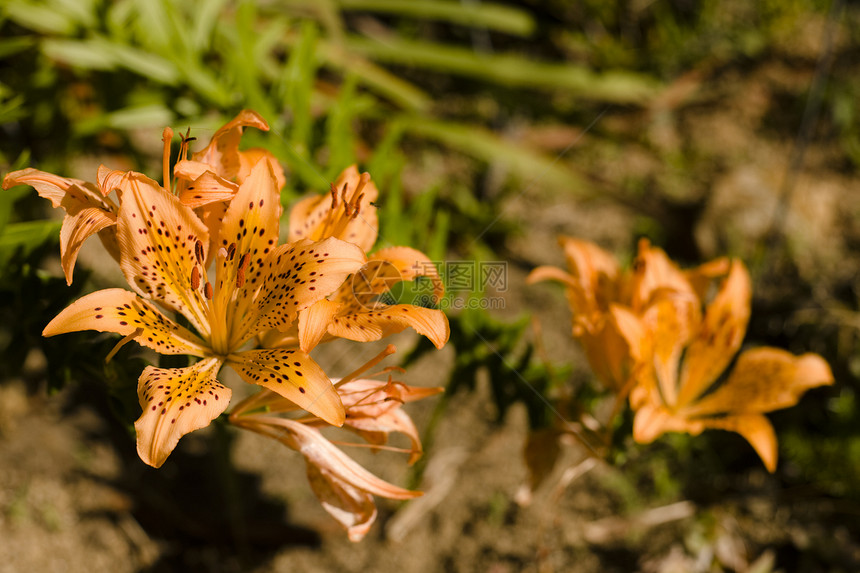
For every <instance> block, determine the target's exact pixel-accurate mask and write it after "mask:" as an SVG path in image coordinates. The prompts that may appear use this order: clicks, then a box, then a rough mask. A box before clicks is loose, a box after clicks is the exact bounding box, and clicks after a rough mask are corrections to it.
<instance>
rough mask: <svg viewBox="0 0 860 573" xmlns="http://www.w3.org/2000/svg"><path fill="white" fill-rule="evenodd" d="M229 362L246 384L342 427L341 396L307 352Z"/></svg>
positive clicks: (248, 354)
mask: <svg viewBox="0 0 860 573" xmlns="http://www.w3.org/2000/svg"><path fill="white" fill-rule="evenodd" d="M228 360H229V364H230V366H232V367H233V368H234V369H235V370H236V372H238V373H239V375H240V376H241V377H242V379H243V380H245V382H248V383H249V384H257V385H259V386H262V387H264V388H268V389H269V390H271V391H272V392H275V393H277V394H279V395H281V396H283V397H284V398H286V399H288V400H291V401H292V402H294V403H296V404H297V405H298V406H300V407H301V408H304V409H305V410H307V411H308V412H310V413H311V414H313V415H315V416H318V417H320V418H322V419H323V420H325V421H326V422H328V423H329V424H332V425H335V426H340V425H342V424H343V420H344V409H343V404H342V403H341V400H340V396H338V393H337V391H336V390H335V388H334V386H332V383H331V380H329V377H328V376H326V374H325V372H323V369H322V368H320V366H319V365H318V364H317V363H316V362H314V360H313V359H312V358H311V357H310V356H308V355H307V354H305V353H304V352H301V351H298V350H288V349H285V348H274V349H271V350H248V351H245V352H240V353H238V354H234V355H231V356H230V358H229V359H228Z"/></svg>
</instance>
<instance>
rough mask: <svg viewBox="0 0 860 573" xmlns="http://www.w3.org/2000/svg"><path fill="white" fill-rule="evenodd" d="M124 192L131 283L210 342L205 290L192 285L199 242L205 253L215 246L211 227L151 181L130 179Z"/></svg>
mask: <svg viewBox="0 0 860 573" xmlns="http://www.w3.org/2000/svg"><path fill="white" fill-rule="evenodd" d="M120 187H121V188H122V190H123V200H122V204H121V206H120V215H119V220H118V223H117V225H118V229H117V237H118V239H119V244H120V250H121V253H122V260H121V261H120V266H121V268H122V271H123V273H124V274H125V277H126V280H127V281H128V283H129V284H130V285H131V287H132V288H133V289H134V290H135V291H137V292H138V293H139V294H140V295H141V296H144V297H146V298H154V299H156V300H159V301H161V302H162V303H164V304H165V305H166V306H167V307H169V308H170V309H172V310H175V311H177V312H180V313H182V314H183V315H184V316H185V317H186V318H188V320H189V321H190V322H191V324H193V325H194V327H195V328H196V329H197V330H198V332H200V333H201V334H202V335H203V336H209V333H210V332H209V331H210V329H209V322H208V312H207V310H206V309H207V308H208V305H207V304H206V301H205V300H204V298H203V292H202V290H203V289H202V285H197V288H196V289H195V288H192V279H191V276H192V270H193V269H194V267H195V266H197V265H198V261H197V255H196V253H195V245H196V244H197V242H198V241H199V242H200V243H201V244H202V246H203V247H204V250H205V248H206V247H207V246H208V244H209V233H208V231H207V230H206V227H205V226H204V225H203V223H201V222H200V219H198V218H197V216H196V215H195V214H194V212H193V211H192V210H191V209H189V208H188V207H186V206H185V205H183V204H182V203H180V202H179V199H177V198H176V196H174V195H173V194H172V193H168V192H167V191H165V190H164V189H163V188H162V187H161V186H160V185H158V184H157V183H156V182H155V181H153V180H152V179H149V178H148V177H145V176H143V175H141V174H139V173H129V174H128V175H127V177H126V178H125V180H124V181H123V182H122V183H120ZM204 254H205V253H204ZM204 278H205V275H204Z"/></svg>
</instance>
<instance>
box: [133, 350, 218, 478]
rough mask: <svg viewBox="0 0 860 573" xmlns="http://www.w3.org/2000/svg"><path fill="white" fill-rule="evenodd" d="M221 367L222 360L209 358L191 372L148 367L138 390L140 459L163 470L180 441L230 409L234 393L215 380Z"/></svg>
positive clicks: (191, 369) (189, 370) (138, 447)
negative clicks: (140, 413) (162, 466)
mask: <svg viewBox="0 0 860 573" xmlns="http://www.w3.org/2000/svg"><path fill="white" fill-rule="evenodd" d="M220 366H221V360H220V359H218V358H207V359H205V360H201V361H200V362H198V363H197V364H195V365H194V366H189V367H188V368H169V369H162V368H154V367H152V366H147V367H146V369H145V370H144V371H143V374H142V375H141V377H140V381H139V382H138V389H137V395H138V398H139V400H140V406H141V408H143V415H141V417H140V418H138V420H137V421H136V422H135V423H134V427H135V429H136V430H137V453H138V455H140V459H142V460H143V461H144V462H145V463H147V464H149V465H151V466H152V467H156V468H157V467H161V465H162V464H163V463H164V461H165V460H166V459H167V456H169V455H170V452H172V451H173V448H175V447H176V444H177V443H178V442H179V438H181V437H182V436H184V435H185V434H187V433H189V432H193V431H194V430H198V429H200V428H204V427H206V426H208V425H209V423H210V422H211V421H212V420H214V419H215V418H217V417H218V416H219V415H220V414H221V412H223V411H224V410H225V409H226V408H227V405H228V404H229V403H230V397H231V395H232V392H231V391H230V389H229V388H226V387H224V386H222V385H221V384H219V383H218V381H217V380H216V379H215V375H216V374H217V373H218V368H219V367H220Z"/></svg>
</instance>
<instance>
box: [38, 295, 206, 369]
mask: <svg viewBox="0 0 860 573" xmlns="http://www.w3.org/2000/svg"><path fill="white" fill-rule="evenodd" d="M137 329H141V332H140V334H139V335H137V336H135V337H134V340H135V341H136V342H137V343H138V344H140V345H141V346H146V347H147V348H152V349H153V350H155V351H156V352H158V353H160V354H191V355H193V356H201V357H202V356H204V355H205V354H206V348H205V346H204V343H203V341H202V340H200V338H198V337H197V336H196V335H194V334H193V333H191V332H189V331H188V330H187V329H185V328H183V327H182V326H180V325H178V324H176V323H175V322H173V321H172V320H170V319H169V318H167V317H166V316H164V315H163V314H162V313H161V312H160V311H159V310H158V309H157V308H155V307H154V306H153V305H151V304H150V303H148V302H147V301H145V300H144V299H142V298H140V297H139V296H137V295H136V294H134V293H132V292H129V291H127V290H123V289H118V288H114V289H105V290H100V291H96V292H94V293H91V294H88V295H86V296H84V297H82V298H80V299H78V300H76V301H75V302H74V303H72V304H71V305H69V306H68V307H66V308H65V309H64V310H63V311H62V312H61V313H60V314H58V315H57V316H55V317H54V319H53V320H52V321H51V322H49V323H48V326H46V327H45V330H44V331H42V335H43V336H55V335H57V334H65V333H68V332H78V331H81V330H97V331H99V332H116V333H117V334H121V335H123V336H128V335H130V334H132V333H134V332H135V331H136V330H137Z"/></svg>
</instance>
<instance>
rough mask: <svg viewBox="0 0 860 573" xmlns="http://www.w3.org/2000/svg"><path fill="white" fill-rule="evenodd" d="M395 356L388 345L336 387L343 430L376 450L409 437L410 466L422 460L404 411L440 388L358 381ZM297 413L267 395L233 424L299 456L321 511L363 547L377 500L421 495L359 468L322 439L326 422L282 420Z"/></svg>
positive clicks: (250, 401) (253, 400)
mask: <svg viewBox="0 0 860 573" xmlns="http://www.w3.org/2000/svg"><path fill="white" fill-rule="evenodd" d="M393 352H394V347H393V346H391V345H389V346H388V348H386V349H385V350H384V351H383V352H382V353H380V354H379V355H378V356H377V357H376V358H374V359H373V360H371V361H370V362H369V363H368V364H366V365H364V366H363V367H362V368H360V369H359V370H358V371H356V372H354V373H353V374H351V375H349V376H347V377H345V378H343V379H341V380H340V381H337V382H335V386H336V388H337V392H338V394H339V395H340V398H341V400H342V402H343V405H344V408H345V409H346V420H345V423H344V427H345V428H347V429H350V430H352V431H353V432H355V433H356V434H358V435H359V436H361V437H362V438H364V439H365V440H366V441H367V442H369V443H370V444H371V445H372V446H373V447H375V448H381V447H385V443H386V442H387V439H388V435H389V434H390V433H391V432H401V433H403V434H405V435H406V436H407V437H408V438H409V440H410V442H411V444H412V448H411V450H410V453H411V455H410V459H409V463H410V464H412V463H414V462H415V461H416V460H417V459H418V458H420V457H421V441H420V438H419V436H418V431H417V429H416V428H415V425H414V424H413V422H412V419H411V418H410V417H409V415H408V414H406V413H405V412H404V411H403V410H402V409H401V406H402V405H403V404H404V403H405V402H411V401H414V400H420V399H422V398H426V397H428V396H432V395H434V394H437V393H439V392H441V391H442V388H417V387H412V386H407V385H405V384H402V383H400V382H392V381H391V378H390V377H389V380H388V382H380V381H378V380H370V379H357V378H356V377H357V376H358V375H359V374H360V373H361V372H363V371H365V370H367V369H368V368H369V367H370V366H372V365H373V364H375V363H377V362H379V361H380V360H382V358H384V357H385V356H387V355H389V354H392V353H393ZM296 411H297V408H296V406H295V405H294V404H293V403H291V402H290V401H288V400H284V399H283V398H282V397H281V396H279V395H277V394H274V393H273V392H271V391H269V390H263V391H262V392H259V393H257V394H255V395H253V396H250V397H249V398H247V399H246V400H244V401H243V402H241V403H240V404H239V405H237V406H236V408H234V410H233V412H232V413H231V414H230V422H231V423H232V424H233V425H235V426H237V427H240V428H244V429H247V430H251V431H253V432H257V433H259V434H262V435H264V436H268V437H271V438H274V439H276V440H278V441H280V442H282V443H283V444H285V445H287V446H288V447H289V448H291V449H293V450H296V451H298V452H299V453H301V454H302V455H303V456H304V457H305V462H306V464H307V473H308V481H309V482H310V484H311V488H312V489H313V491H314V494H316V496H317V497H318V498H319V500H320V502H321V503H322V505H323V508H324V509H325V510H326V511H328V512H329V513H330V514H331V515H332V516H333V517H334V518H335V519H337V520H338V521H339V522H340V523H341V524H342V525H343V526H344V527H345V528H346V529H347V532H348V535H349V538H350V540H351V541H360V540H361V539H362V538H363V537H364V535H365V534H366V533H367V531H368V530H369V529H370V526H371V525H372V524H373V522H374V521H375V519H376V506H375V504H374V503H373V497H372V496H373V495H378V496H380V497H387V498H390V499H401V500H405V499H411V498H414V497H418V496H420V495H421V492H418V491H410V490H407V489H403V488H400V487H398V486H395V485H393V484H390V483H388V482H385V481H383V480H381V479H379V478H378V477H376V476H374V475H373V474H371V473H370V472H368V471H367V470H365V469H364V468H363V467H361V466H360V465H358V464H357V463H356V462H355V461H354V460H352V459H351V458H349V457H348V456H347V455H346V454H344V453H343V452H342V451H341V450H340V449H338V448H337V447H336V446H335V445H334V444H333V443H331V442H330V441H329V440H327V439H326V438H325V437H324V436H323V435H322V433H321V432H320V431H319V429H318V428H320V427H325V426H326V425H327V424H326V422H325V421H324V420H320V419H319V418H316V417H310V418H298V419H296V418H282V417H279V416H278V415H279V414H285V413H287V414H290V413H296ZM259 412H263V413H259Z"/></svg>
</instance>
